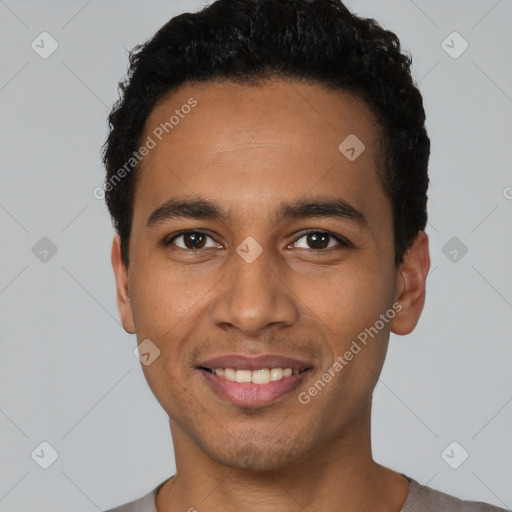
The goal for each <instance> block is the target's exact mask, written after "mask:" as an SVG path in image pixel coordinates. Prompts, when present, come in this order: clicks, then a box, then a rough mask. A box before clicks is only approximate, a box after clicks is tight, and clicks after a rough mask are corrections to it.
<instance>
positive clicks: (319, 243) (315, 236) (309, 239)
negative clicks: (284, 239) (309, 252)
mask: <svg viewBox="0 0 512 512" xmlns="http://www.w3.org/2000/svg"><path fill="white" fill-rule="evenodd" d="M329 239H331V242H332V241H335V243H334V245H332V244H331V245H329ZM301 240H305V245H306V247H304V245H303V246H300V245H299V243H300V241H301ZM336 244H338V245H342V246H345V247H348V245H349V244H348V242H346V241H345V240H344V239H343V238H342V237H340V236H336V235H332V234H331V233H327V232H325V231H310V232H309V233H304V234H303V235H302V236H301V237H300V238H299V239H298V240H297V241H296V242H295V243H294V244H293V246H294V247H300V248H301V249H319V250H322V249H330V248H331V247H334V246H336ZM307 245H309V247H307Z"/></svg>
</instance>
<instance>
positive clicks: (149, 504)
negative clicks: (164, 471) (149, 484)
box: [105, 477, 172, 512]
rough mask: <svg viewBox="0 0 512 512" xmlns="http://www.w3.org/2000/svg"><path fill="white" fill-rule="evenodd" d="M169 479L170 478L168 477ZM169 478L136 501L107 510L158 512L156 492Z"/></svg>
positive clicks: (108, 511) (114, 511)
mask: <svg viewBox="0 0 512 512" xmlns="http://www.w3.org/2000/svg"><path fill="white" fill-rule="evenodd" d="M171 478H172V477H171ZM167 480H170V479H169V478H168V479H167ZM167 480H164V481H163V482H162V483H160V484H158V485H157V486H156V487H155V488H154V489H152V490H151V491H149V492H148V493H147V494H145V495H144V496H142V498H139V499H138V500H135V501H130V502H129V503H125V504H124V505H119V506H118V507H115V508H111V509H109V510H106V511H105V512H157V510H156V504H155V499H156V494H157V492H158V490H159V489H160V487H162V485H164V484H165V482H167Z"/></svg>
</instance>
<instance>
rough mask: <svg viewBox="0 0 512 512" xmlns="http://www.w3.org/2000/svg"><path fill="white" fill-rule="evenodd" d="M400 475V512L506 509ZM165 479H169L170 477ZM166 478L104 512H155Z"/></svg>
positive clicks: (497, 511) (475, 511)
mask: <svg viewBox="0 0 512 512" xmlns="http://www.w3.org/2000/svg"><path fill="white" fill-rule="evenodd" d="M402 475H403V476H404V477H405V478H407V480H408V482H409V494H408V495H407V500H406V501H405V503H404V506H403V507H402V510H401V511H400V512H505V510H506V509H504V508H499V507H494V506H493V505H489V504H487V503H482V502H481V501H465V500H461V499H459V498H456V497H455V496H449V495H448V494H445V493H444V492H440V491H436V490H435V489H431V488H430V487H426V486H423V485H421V484H419V483H418V482H417V481H416V480H414V479H413V478H411V477H409V476H407V475H404V474H403V473H402ZM173 476H174V475H173ZM171 478H172V477H171ZM167 480H170V478H168V479H167ZM167 480H165V481H163V482H162V483H161V484H159V485H157V486H156V487H155V488H154V489H153V490H152V491H151V492H149V493H148V494H146V495H145V496H143V497H142V498H139V499H138V500H136V501H132V502H130V503H126V504H125V505H121V506H119V507H116V508H113V509H110V510H107V511H106V512H157V510H156V505H155V497H156V493H157V492H158V490H159V489H160V487H161V486H162V485H164V483H165V482H167Z"/></svg>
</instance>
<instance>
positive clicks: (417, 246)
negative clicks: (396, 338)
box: [390, 231, 430, 335]
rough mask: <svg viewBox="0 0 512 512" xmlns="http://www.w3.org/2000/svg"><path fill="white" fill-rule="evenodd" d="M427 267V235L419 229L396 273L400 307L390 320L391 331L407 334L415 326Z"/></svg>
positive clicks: (421, 304)
mask: <svg viewBox="0 0 512 512" xmlns="http://www.w3.org/2000/svg"><path fill="white" fill-rule="evenodd" d="M429 269H430V254H429V250H428V236H427V234H426V233H425V232H424V231H420V232H419V233H418V235H417V236H416V238H415V240H414V242H413V244H412V246H411V247H410V248H409V249H408V250H407V252H406V253H405V254H404V260H403V263H402V264H401V265H400V269H399V271H398V275H397V294H396V297H395V301H396V302H398V303H399V304H400V305H401V308H402V309H400V310H398V309H397V314H396V315H395V317H394V318H393V320H392V321H391V325H390V326H391V331H392V332H394V333H395V334H400V335H403V334H409V333H410V332H412V331H413V329H414V328H415V327H416V324H417V323H418V320H419V318H420V315H421V312H422V311H423V306H424V304H425V281H426V280H427V275H428V271H429Z"/></svg>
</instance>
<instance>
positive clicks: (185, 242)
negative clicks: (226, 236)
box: [167, 231, 218, 250]
mask: <svg viewBox="0 0 512 512" xmlns="http://www.w3.org/2000/svg"><path fill="white" fill-rule="evenodd" d="M208 238H209V239H210V240H212V243H213V244H212V245H210V246H209V247H207V248H211V247H214V248H215V247H217V246H218V244H217V243H216V242H215V241H214V240H213V239H212V238H211V237H210V236H209V235H207V234H206V233H202V232H201V231H185V232H183V233H180V234H179V235H176V236H174V237H173V238H171V239H170V240H169V241H168V243H167V245H176V247H178V248H180V249H184V250H198V249H204V248H205V246H206V243H207V239H208ZM180 239H182V241H181V242H180V243H175V242H176V240H180Z"/></svg>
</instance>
